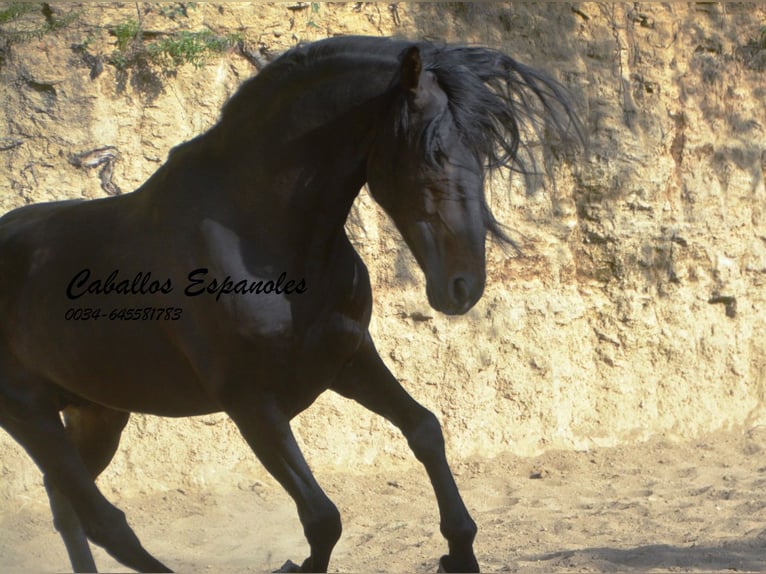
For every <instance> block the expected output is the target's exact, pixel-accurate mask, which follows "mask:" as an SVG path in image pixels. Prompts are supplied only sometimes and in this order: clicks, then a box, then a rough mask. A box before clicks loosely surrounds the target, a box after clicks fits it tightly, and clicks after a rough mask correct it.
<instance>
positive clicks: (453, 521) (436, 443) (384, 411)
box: [333, 335, 479, 572]
mask: <svg viewBox="0 0 766 574" xmlns="http://www.w3.org/2000/svg"><path fill="white" fill-rule="evenodd" d="M333 389H334V390H335V391H337V392H339V393H340V394H342V395H344V396H346V397H349V398H352V399H354V400H355V401H357V402H358V403H359V404H361V405H362V406H364V407H366V408H368V409H370V410H371V411H373V412H375V413H377V414H379V415H381V416H383V417H385V418H387V419H388V420H389V421H391V422H392V423H393V424H394V425H396V426H397V427H398V428H399V429H400V430H401V431H402V433H403V434H404V436H405V437H406V438H407V442H408V443H409V445H410V448H411V449H412V451H413V453H414V454H415V456H416V457H417V459H418V460H419V461H420V462H421V463H423V466H425V469H426V472H427V473H428V477H429V478H430V479H431V484H432V485H433V488H434V492H435V493H436V501H437V503H438V505H439V513H440V515H441V532H442V534H443V535H444V537H445V538H446V539H447V543H448V545H449V554H448V555H447V556H443V557H442V559H441V562H440V564H439V566H440V569H441V570H442V571H444V572H478V570H479V564H478V562H477V561H476V557H475V555H474V552H473V540H474V537H475V536H476V523H475V522H474V521H473V519H472V518H471V516H470V515H469V514H468V510H467V509H466V507H465V504H464V503H463V500H462V498H461V497H460V493H459V492H458V489H457V485H456V484H455V479H454V478H453V477H452V471H450V468H449V465H448V464H447V458H446V456H445V452H444V437H443V436H442V431H441V426H440V425H439V421H438V420H437V419H436V417H435V416H434V415H433V413H431V412H430V411H428V410H427V409H426V408H425V407H423V406H422V405H420V404H419V403H418V402H417V401H415V399H413V398H412V397H411V396H410V395H409V394H408V393H407V391H405V390H404V389H403V388H402V386H401V385H400V384H399V381H397V380H396V378H395V377H394V376H393V375H392V374H391V372H390V371H389V370H388V368H387V367H386V365H385V364H384V363H383V361H382V360H381V358H380V357H379V356H378V352H377V351H376V350H375V346H374V345H373V343H372V340H371V339H370V337H369V335H368V336H367V339H366V341H365V343H364V344H363V345H362V347H361V348H360V349H359V351H357V354H356V355H355V356H354V358H353V359H352V361H351V362H350V363H349V364H348V365H347V366H346V367H345V369H344V370H343V371H342V372H341V374H340V376H339V378H338V381H337V383H336V384H335V385H333Z"/></svg>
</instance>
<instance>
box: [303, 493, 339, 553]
mask: <svg viewBox="0 0 766 574" xmlns="http://www.w3.org/2000/svg"><path fill="white" fill-rule="evenodd" d="M303 530H304V534H305V535H306V540H308V542H309V544H310V545H311V546H312V548H313V547H314V546H330V547H332V546H334V545H335V543H336V542H337V541H338V539H340V536H341V533H342V532H343V524H342V522H341V516H340V512H339V511H338V508H337V507H336V506H335V505H334V504H333V503H332V502H329V501H328V504H327V505H326V506H325V507H324V508H323V509H322V510H321V512H318V513H317V514H316V515H315V516H314V517H312V518H311V519H310V520H307V521H306V523H305V525H304V527H303Z"/></svg>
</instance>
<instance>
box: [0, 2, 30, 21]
mask: <svg viewBox="0 0 766 574" xmlns="http://www.w3.org/2000/svg"><path fill="white" fill-rule="evenodd" d="M39 9H40V7H39V6H37V5H35V4H30V3H28V2H11V4H9V5H8V7H7V8H6V9H4V10H0V24H7V23H9V22H14V21H15V20H17V19H19V18H21V17H22V16H23V15H24V14H27V13H28V12H33V11H34V10H39Z"/></svg>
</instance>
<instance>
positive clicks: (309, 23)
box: [306, 2, 319, 28]
mask: <svg viewBox="0 0 766 574" xmlns="http://www.w3.org/2000/svg"><path fill="white" fill-rule="evenodd" d="M317 14H319V2H312V3H311V10H310V11H309V15H308V21H307V22H306V26H309V27H310V28H319V24H317V23H316V22H314V16H316V15H317Z"/></svg>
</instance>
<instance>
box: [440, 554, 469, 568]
mask: <svg viewBox="0 0 766 574" xmlns="http://www.w3.org/2000/svg"><path fill="white" fill-rule="evenodd" d="M478 571H479V563H478V562H477V561H476V558H475V557H474V556H473V555H471V556H470V557H469V558H467V559H464V560H455V559H454V558H452V557H451V556H449V555H444V556H442V557H441V559H440V560H439V569H438V570H437V572H478Z"/></svg>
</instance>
